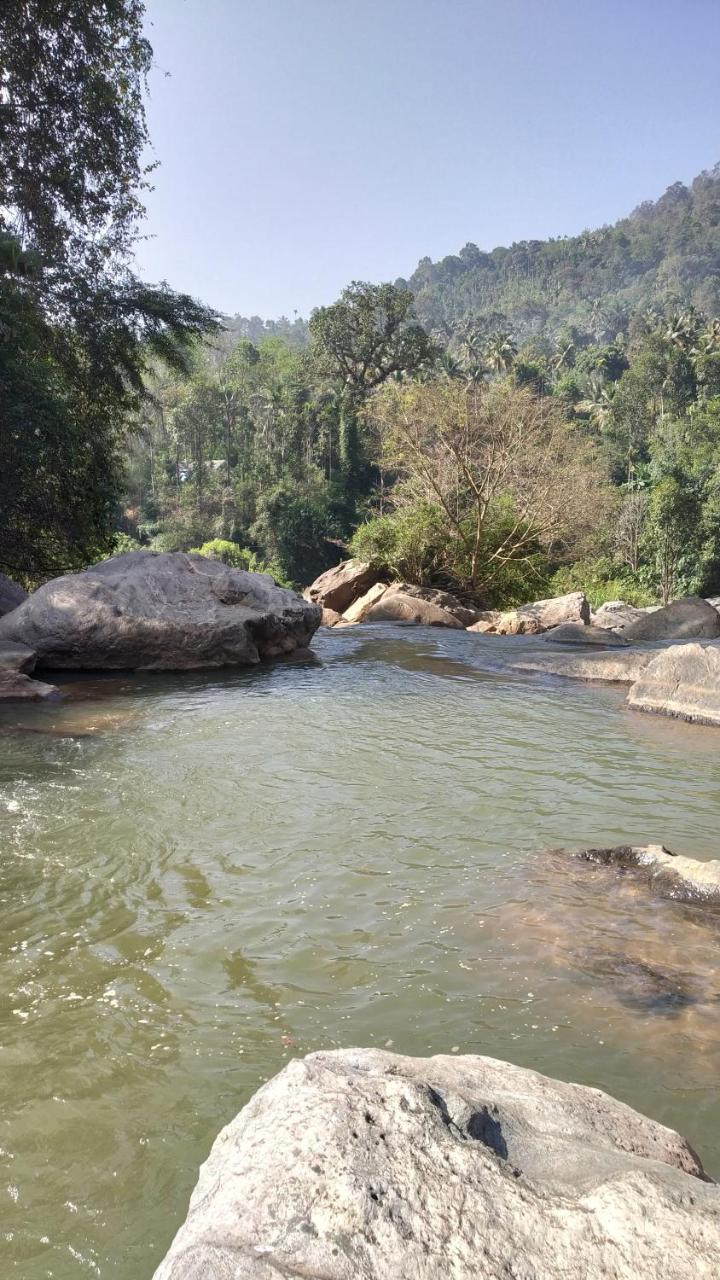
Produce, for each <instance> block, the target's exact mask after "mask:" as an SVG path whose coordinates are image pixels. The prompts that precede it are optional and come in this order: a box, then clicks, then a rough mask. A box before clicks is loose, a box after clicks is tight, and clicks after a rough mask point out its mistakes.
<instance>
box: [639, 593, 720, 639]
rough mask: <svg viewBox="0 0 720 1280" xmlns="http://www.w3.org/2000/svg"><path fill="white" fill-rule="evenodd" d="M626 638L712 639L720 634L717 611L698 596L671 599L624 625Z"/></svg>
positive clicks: (719, 619) (719, 617)
mask: <svg viewBox="0 0 720 1280" xmlns="http://www.w3.org/2000/svg"><path fill="white" fill-rule="evenodd" d="M623 635H624V636H625V639H626V640H630V641H631V642H632V643H635V642H636V641H638V640H694V639H704V640H713V639H715V637H716V636H720V614H719V613H718V611H717V609H714V608H713V606H712V605H711V604H708V602H707V600H702V599H701V598H700V596H685V597H684V598H683V599H682V600H673V602H672V604H668V605H665V607H664V609H654V610H653V611H652V612H651V613H645V614H643V616H642V617H641V618H638V619H636V620H635V621H634V622H631V623H629V624H628V625H627V626H626V627H624V629H623Z"/></svg>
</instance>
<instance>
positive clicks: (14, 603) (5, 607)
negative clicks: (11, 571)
mask: <svg viewBox="0 0 720 1280" xmlns="http://www.w3.org/2000/svg"><path fill="white" fill-rule="evenodd" d="M27 598H28V593H27V591H26V590H25V588H24V587H21V586H19V584H18V583H17V582H13V580H12V578H6V576H5V574H4V573H0V617H3V616H4V615H5V614H6V613H10V611H11V609H17V607H18V605H19V604H22V603H23V600H27Z"/></svg>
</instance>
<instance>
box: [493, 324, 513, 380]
mask: <svg viewBox="0 0 720 1280" xmlns="http://www.w3.org/2000/svg"><path fill="white" fill-rule="evenodd" d="M516 355H517V346H516V343H515V340H514V338H513V336H512V334H511V333H507V332H505V331H504V330H502V329H498V330H497V332H495V333H493V334H491V336H490V339H489V341H488V344H487V347H486V348H485V358H486V360H487V361H488V364H489V365H490V368H491V369H492V371H493V372H494V373H495V374H497V375H498V376H499V375H501V374H503V373H507V372H508V371H509V370H510V369H511V368H512V365H513V361H514V360H515V357H516Z"/></svg>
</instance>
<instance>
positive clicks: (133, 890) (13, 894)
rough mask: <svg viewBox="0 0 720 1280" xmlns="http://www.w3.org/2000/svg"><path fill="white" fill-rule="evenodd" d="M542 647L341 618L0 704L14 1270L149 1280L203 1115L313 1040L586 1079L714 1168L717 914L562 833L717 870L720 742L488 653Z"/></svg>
mask: <svg viewBox="0 0 720 1280" xmlns="http://www.w3.org/2000/svg"><path fill="white" fill-rule="evenodd" d="M508 646H512V649H511V650H510V649H509V648H508ZM541 647H542V641H540V640H532V639H524V638H499V637H485V636H477V635H473V634H471V633H465V632H451V631H438V630H426V629H412V628H393V627H389V626H388V627H358V628H349V629H343V630H341V631H335V632H327V631H323V632H321V633H320V634H319V635H318V637H317V638H316V641H315V645H314V649H315V658H314V659H306V660H295V661H289V662H285V663H279V664H277V665H274V666H264V667H262V668H260V669H256V670H253V671H241V672H221V673H218V672H210V673H203V674H195V673H193V674H190V675H184V676H167V675H143V674H138V675H125V674H123V675H119V676H112V677H107V678H93V677H85V678H82V679H73V680H69V681H68V682H67V689H66V692H67V694H68V696H67V698H66V700H65V702H64V703H62V704H60V705H49V704H45V705H39V706H35V707H30V708H24V707H23V708H20V707H18V706H9V707H5V708H4V709H3V711H2V713H0V839H1V849H2V857H1V860H0V911H1V912H2V931H1V933H0V941H1V947H0V1028H1V1035H0V1069H1V1071H2V1082H3V1100H2V1109H1V1115H0V1166H1V1173H0V1204H2V1216H1V1219H0V1232H2V1233H3V1243H2V1255H3V1259H4V1262H3V1267H2V1275H3V1276H10V1275H16V1276H18V1277H21V1278H22V1280H40V1278H41V1277H42V1278H44V1277H53V1280H71V1278H72V1280H79V1278H80V1277H84V1276H102V1277H106V1278H112V1280H145V1278H147V1280H149V1277H150V1276H151V1274H152V1271H153V1269H154V1267H155V1266H156V1265H157V1263H158V1262H159V1261H160V1259H161V1257H162V1255H163V1253H164V1252H165V1250H166V1248H167V1246H168V1244H169V1242H170V1239H171V1237H172V1235H173V1234H174V1232H175V1230H176V1229H177V1227H178V1226H179V1224H180V1222H181V1221H182V1219H183V1217H184V1214H185V1211H186V1208H187V1201H188V1198H189V1194H190V1191H191V1189H192V1187H193V1185H194V1183H195V1180H196V1176H197V1168H198V1165H199V1163H200V1162H201V1161H202V1160H203V1159H204V1157H205V1156H206V1154H207V1152H208V1149H209V1147H210V1144H211V1142H212V1140H213V1139H214V1137H215V1135H216V1134H217V1132H218V1130H219V1129H220V1128H221V1126H222V1125H223V1124H224V1123H226V1122H227V1121H228V1120H229V1119H230V1118H231V1117H232V1116H233V1115H234V1114H235V1113H236V1112H237V1110H238V1109H239V1108H240V1107H241V1106H242V1105H243V1103H244V1102H245V1101H246V1100H247V1099H248V1097H249V1096H250V1094H251V1093H252V1092H253V1090H255V1089H256V1088H257V1087H258V1085H259V1084H260V1083H261V1082H262V1081H264V1080H266V1079H267V1078H268V1077H269V1076H270V1075H272V1074H273V1073H274V1072H276V1071H278V1070H279V1069H280V1068H281V1067H282V1066H283V1064H284V1063H285V1062H287V1061H288V1059H289V1058H290V1057H292V1056H294V1055H297V1054H302V1053H306V1052H308V1051H310V1050H312V1049H317V1048H321V1047H331V1046H338V1045H376V1046H385V1045H387V1046H390V1047H392V1048H394V1049H396V1050H398V1051H400V1052H406V1053H413V1054H428V1053H438V1052H465V1053H486V1054H490V1055H492V1056H495V1057H500V1058H508V1059H510V1060H512V1061H513V1062H517V1063H520V1064H522V1065H525V1066H532V1067H536V1068H537V1069H539V1070H541V1071H544V1072H546V1073H548V1074H550V1075H555V1076H558V1077H561V1078H563V1079H568V1080H577V1081H581V1082H583V1083H587V1084H593V1085H596V1086H598V1087H600V1088H603V1089H606V1090H608V1091H609V1092H611V1093H613V1094H614V1095H616V1096H617V1097H619V1098H622V1099H623V1100H625V1101H626V1102H628V1103H630V1104H631V1105H633V1106H636V1107H638V1108H639V1109H641V1110H643V1111H645V1112H647V1113H648V1114H649V1115H651V1116H653V1117H654V1118H655V1119H658V1120H661V1121H663V1122H665V1123H667V1124H670V1125H672V1126H673V1127H676V1128H678V1129H679V1130H680V1131H681V1132H682V1133H684V1134H685V1135H686V1136H687V1137H688V1138H689V1139H690V1140H691V1142H693V1143H694V1144H695V1145H696V1146H697V1147H698V1149H699V1151H700V1153H701V1155H702V1157H703V1158H704V1161H705V1164H706V1167H707V1168H708V1169H709V1170H710V1171H711V1172H714V1173H715V1174H720V1104H719V1102H718V1095H717V1088H716V1086H717V1064H718V1052H719V1051H720V974H718V971H717V970H718V959H717V956H718V948H717V936H718V934H717V932H716V930H715V929H714V928H713V927H712V922H711V921H710V922H708V920H707V918H706V917H705V915H704V914H703V913H702V912H698V911H693V910H691V909H687V908H681V907H679V906H677V905H676V904H673V903H665V902H657V901H655V900H654V899H652V898H651V897H650V896H649V894H648V893H647V891H645V890H642V889H638V888H637V887H636V886H635V885H634V884H633V882H632V880H631V879H628V878H627V877H619V876H618V874H617V873H616V872H611V871H608V870H607V869H602V868H594V867H590V866H587V865H585V864H577V863H574V862H572V861H570V860H569V859H568V858H567V857H565V856H564V855H561V854H557V853H554V854H553V853H549V852H548V850H549V849H552V848H553V847H555V846H583V845H587V844H593V843H595V844H597V843H602V844H609V843H620V842H626V841H637V842H642V843H647V842H664V843H665V844H666V845H667V846H668V847H670V848H671V849H673V850H674V851H676V852H679V853H685V854H689V855H691V856H695V857H701V858H702V857H712V856H714V855H715V854H716V853H717V832H718V827H719V826H720V753H719V752H718V746H719V745H720V731H718V730H713V729H705V728H701V727H698V726H688V725H685V724H681V723H677V722H672V721H666V720H661V719H658V718H655V717H650V716H648V717H645V716H643V715H640V714H637V713H633V712H629V711H628V710H626V709H625V707H624V706H623V699H622V693H621V692H619V691H618V690H616V689H611V688H606V687H603V688H599V687H588V686H585V685H582V684H575V683H573V682H561V681H557V680H551V679H540V678H537V677H530V676H522V675H518V674H512V673H508V672H493V671H488V670H487V669H485V668H487V666H488V665H492V661H494V660H495V658H496V657H497V658H498V659H502V658H503V657H504V656H505V655H507V653H508V652H512V653H513V654H517V655H518V656H520V655H525V654H527V653H528V652H537V651H538V649H540V648H541ZM544 652H547V650H546V649H545V650H544ZM488 655H490V659H491V662H490V663H489V662H488Z"/></svg>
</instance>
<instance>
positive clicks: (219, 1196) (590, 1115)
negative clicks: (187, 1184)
mask: <svg viewBox="0 0 720 1280" xmlns="http://www.w3.org/2000/svg"><path fill="white" fill-rule="evenodd" d="M719 1251H720V1191H719V1190H718V1188H717V1187H716V1186H714V1185H709V1184H708V1181H707V1180H704V1174H703V1170H702V1166H701V1164H700V1161H699V1160H698V1158H697V1156H696V1155H695V1153H694V1152H693V1150H692V1149H691V1148H690V1147H689V1146H688V1144H687V1143H686V1142H685V1141H684V1139H683V1138H681V1137H680V1136H679V1135H678V1134H677V1133H674V1132H673V1131H672V1130H671V1129H667V1128H665V1127H664V1126H662V1125H660V1124H656V1123H655V1122H654V1121H652V1120H649V1119H647V1118H646V1117H645V1116H643V1115H640V1114H639V1113H638V1112H636V1111H633V1110H632V1109H631V1108H630V1107H628V1106H625V1105H624V1104H623V1103H621V1102H617V1101H615V1100H614V1099H613V1098H611V1097H609V1096H608V1095H607V1094H604V1093H601V1092H600V1090H598V1089H591V1088H587V1087H585V1086H582V1085H575V1084H564V1083H561V1082H560V1081H557V1080H552V1079H549V1078H548V1077H547V1076H542V1075H539V1074H538V1073H536V1072H534V1071H528V1070H525V1069H524V1068H521V1067H516V1066H511V1065H510V1064H508V1063H505V1062H499V1061H497V1060H495V1059H493V1058H485V1057H476V1056H467V1057H443V1056H438V1057H434V1058H408V1057H401V1056H399V1055H396V1054H392V1053H386V1052H382V1051H380V1050H375V1049H343V1050H336V1051H333V1052H324V1053H323V1052H321V1053H313V1054H310V1055H309V1056H308V1057H307V1058H305V1059H303V1060H298V1061H294V1062H291V1063H290V1064H289V1065H288V1066H287V1067H286V1068H285V1069H284V1071H282V1072H281V1073H280V1074H279V1075H278V1076H276V1077H275V1078H274V1079H273V1080H271V1081H270V1082H269V1083H268V1084H266V1085H265V1086H264V1087H263V1088H262V1089H260V1090H259V1092H258V1093H257V1094H256V1095H255V1097H254V1098H253V1099H252V1100H251V1101H250V1102H249V1103H248V1105H247V1106H246V1107H245V1108H244V1109H243V1110H242V1111H241V1112H240V1114H239V1115H238V1116H237V1117H236V1118H235V1120H233V1121H232V1122H231V1123H230V1124H229V1125H228V1126H227V1128H226V1129H224V1130H223V1132H222V1133H221V1134H220V1136H219V1137H218V1139H217V1140H216V1142H215V1144H214V1146H213V1149H212V1151H211V1153H210V1156H209V1158H208V1160H207V1161H206V1163H205V1164H204V1165H203V1167H202V1169H201V1171H200V1177H199V1180H198V1183H197V1186H196V1188H195V1191H194V1192H193V1196H192V1199H191V1201H190V1209H189V1213H188V1217H187V1220H186V1222H185V1224H184V1226H183V1227H182V1228H181V1229H180V1231H179V1232H178V1234H177V1236H176V1237H175V1240H174V1241H173V1243H172V1245H171V1247H170V1251H169V1253H168V1254H167V1256H166V1258H165V1260H164V1261H163V1262H162V1263H161V1265H160V1267H159V1268H158V1270H157V1271H156V1273H155V1280H200V1278H201V1277H202V1278H203V1280H211V1278H214V1280H220V1278H221V1277H222V1278H223V1280H280V1277H287V1276H291V1275H292V1276H303V1277H305V1280H402V1278H403V1277H407V1278H408V1280H409V1278H410V1277H412V1278H413V1280H448V1278H450V1277H451V1278H452V1280H498V1278H499V1277H500V1276H507V1277H511V1276H514V1277H517V1280H536V1278H537V1280H540V1278H542V1280H587V1278H588V1277H600V1276H613V1277H614V1280H656V1278H657V1277H658V1276H662V1277H663V1280H699V1278H701V1277H705V1278H706V1280H710V1277H714V1276H715V1275H716V1274H717V1258H718V1256H719Z"/></svg>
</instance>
